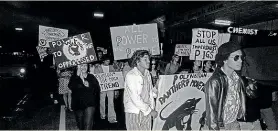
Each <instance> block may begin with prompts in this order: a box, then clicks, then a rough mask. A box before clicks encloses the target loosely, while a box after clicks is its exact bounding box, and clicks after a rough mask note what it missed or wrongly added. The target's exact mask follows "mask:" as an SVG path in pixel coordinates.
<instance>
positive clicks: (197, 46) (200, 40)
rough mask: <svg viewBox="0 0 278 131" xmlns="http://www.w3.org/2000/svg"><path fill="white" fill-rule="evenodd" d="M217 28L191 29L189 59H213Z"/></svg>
mask: <svg viewBox="0 0 278 131" xmlns="http://www.w3.org/2000/svg"><path fill="white" fill-rule="evenodd" d="M217 45H218V30H210V29H202V28H197V29H192V45H191V52H190V57H189V59H190V60H215V55H216V53H217V49H218V46H217Z"/></svg>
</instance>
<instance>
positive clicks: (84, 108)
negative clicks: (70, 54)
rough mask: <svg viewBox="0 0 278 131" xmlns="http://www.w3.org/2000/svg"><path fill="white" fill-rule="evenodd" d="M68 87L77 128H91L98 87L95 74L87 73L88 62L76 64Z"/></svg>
mask: <svg viewBox="0 0 278 131" xmlns="http://www.w3.org/2000/svg"><path fill="white" fill-rule="evenodd" d="M69 88H70V90H71V91H72V109H73V111H74V114H75V118H76V122H77V127H78V129H79V130H92V129H93V123H94V119H93V118H94V114H95V110H96V105H97V101H98V98H99V97H98V94H99V92H100V87H99V83H98V80H97V79H96V78H95V76H94V75H91V74H88V64H81V65H78V66H77V73H75V74H74V75H72V76H71V78H70V81H69Z"/></svg>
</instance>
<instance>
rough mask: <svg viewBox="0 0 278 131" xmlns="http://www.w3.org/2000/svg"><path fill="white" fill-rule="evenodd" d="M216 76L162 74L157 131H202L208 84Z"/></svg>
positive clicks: (155, 125) (155, 127)
mask: <svg viewBox="0 0 278 131" xmlns="http://www.w3.org/2000/svg"><path fill="white" fill-rule="evenodd" d="M211 75H212V73H189V74H177V75H161V76H160V78H159V84H158V97H157V101H156V111H157V112H158V116H157V118H156V119H154V123H153V124H154V125H153V130H154V131H155V130H159V131H161V130H180V131H182V130H199V129H200V126H201V124H200V123H199V120H200V119H202V118H204V117H205V116H203V113H204V112H205V93H204V85H205V83H206V81H207V80H208V79H209V78H210V77H211Z"/></svg>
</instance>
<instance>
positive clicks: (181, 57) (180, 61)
mask: <svg viewBox="0 0 278 131" xmlns="http://www.w3.org/2000/svg"><path fill="white" fill-rule="evenodd" d="M181 63H182V56H181V61H180V65H181Z"/></svg>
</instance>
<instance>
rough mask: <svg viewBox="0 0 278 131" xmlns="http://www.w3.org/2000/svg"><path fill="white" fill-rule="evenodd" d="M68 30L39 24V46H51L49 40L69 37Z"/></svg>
mask: <svg viewBox="0 0 278 131" xmlns="http://www.w3.org/2000/svg"><path fill="white" fill-rule="evenodd" d="M68 32H69V31H68V30H66V29H60V28H54V27H48V26H42V25H39V46H41V47H49V42H51V41H56V40H60V39H64V38H67V37H68Z"/></svg>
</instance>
